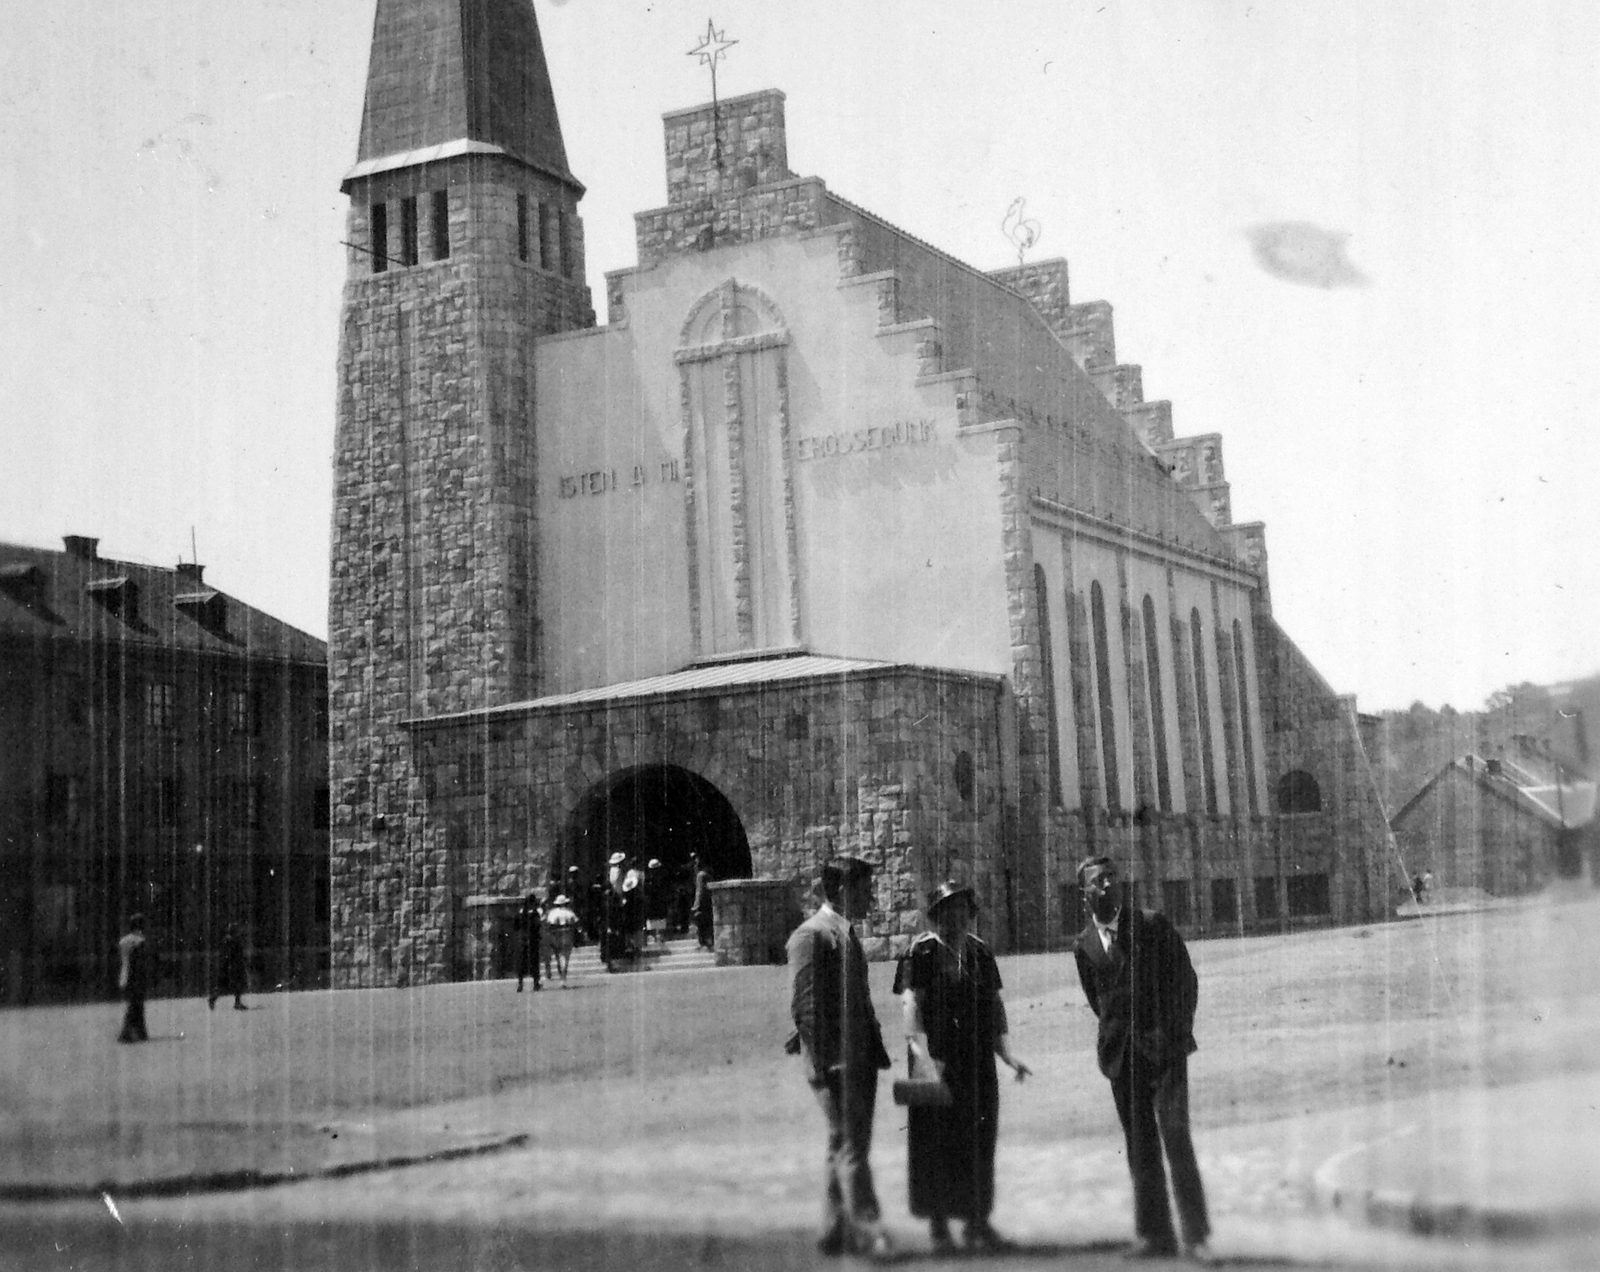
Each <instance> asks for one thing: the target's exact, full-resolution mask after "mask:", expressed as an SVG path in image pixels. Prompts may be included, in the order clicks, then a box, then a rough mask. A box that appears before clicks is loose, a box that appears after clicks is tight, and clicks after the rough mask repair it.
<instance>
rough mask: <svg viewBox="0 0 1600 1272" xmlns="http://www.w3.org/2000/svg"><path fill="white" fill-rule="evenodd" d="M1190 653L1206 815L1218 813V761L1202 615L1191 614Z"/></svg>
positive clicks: (1191, 611)
mask: <svg viewBox="0 0 1600 1272" xmlns="http://www.w3.org/2000/svg"><path fill="white" fill-rule="evenodd" d="M1189 641H1190V646H1189V652H1190V653H1191V654H1193V656H1194V710H1195V715H1196V717H1197V718H1198V722H1199V725H1200V772H1201V774H1202V775H1203V777H1204V779H1205V786H1206V812H1208V813H1215V812H1216V811H1217V761H1216V756H1215V755H1214V754H1213V753H1212V749H1211V700H1210V695H1209V694H1208V693H1207V692H1206V638H1205V629H1204V628H1202V627H1201V626H1200V611H1199V610H1198V609H1192V610H1190V611H1189Z"/></svg>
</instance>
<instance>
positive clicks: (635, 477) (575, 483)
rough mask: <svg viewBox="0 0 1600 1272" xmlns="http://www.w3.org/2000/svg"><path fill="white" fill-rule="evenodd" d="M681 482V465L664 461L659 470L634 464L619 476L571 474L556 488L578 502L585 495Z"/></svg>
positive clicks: (608, 471)
mask: <svg viewBox="0 0 1600 1272" xmlns="http://www.w3.org/2000/svg"><path fill="white" fill-rule="evenodd" d="M677 480H679V467H678V461H677V460H675V459H664V460H662V461H661V463H660V465H659V467H654V468H653V467H651V466H650V465H649V464H635V465H634V466H633V468H632V469H631V470H624V471H622V472H619V471H618V470H617V469H615V468H597V469H595V470H594V471H593V472H589V473H572V474H570V475H568V476H565V477H562V478H560V479H559V481H558V485H557V487H556V492H557V494H558V495H559V496H560V497H561V498H562V499H577V498H578V497H579V496H582V495H608V494H610V493H611V492H612V491H615V490H621V489H623V488H624V487H626V488H627V489H629V490H637V489H639V488H640V487H641V486H651V485H666V484H670V483H672V482H675V481H677Z"/></svg>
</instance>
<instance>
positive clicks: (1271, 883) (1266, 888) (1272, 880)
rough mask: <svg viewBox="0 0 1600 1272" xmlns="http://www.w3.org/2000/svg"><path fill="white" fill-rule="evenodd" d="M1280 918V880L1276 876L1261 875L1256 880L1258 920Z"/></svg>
mask: <svg viewBox="0 0 1600 1272" xmlns="http://www.w3.org/2000/svg"><path fill="white" fill-rule="evenodd" d="M1277 917H1278V880H1277V878H1276V877H1274V876H1270V875H1261V876H1260V877H1258V878H1257V879H1256V918H1258V919H1275V918H1277Z"/></svg>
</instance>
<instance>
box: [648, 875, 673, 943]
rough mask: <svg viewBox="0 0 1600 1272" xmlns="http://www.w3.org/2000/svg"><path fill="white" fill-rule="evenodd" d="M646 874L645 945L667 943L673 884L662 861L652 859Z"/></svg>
mask: <svg viewBox="0 0 1600 1272" xmlns="http://www.w3.org/2000/svg"><path fill="white" fill-rule="evenodd" d="M644 869H645V873H644V884H643V891H644V927H645V935H644V940H645V943H646V944H648V943H649V942H650V941H652V940H653V941H655V943H656V944H657V945H665V944H666V943H667V915H668V914H669V913H670V911H671V909H672V883H671V880H669V879H668V878H667V872H666V871H665V870H664V869H662V866H661V859H660V858H659V857H651V858H650V861H649V863H648V864H647V865H646V866H645V868H644Z"/></svg>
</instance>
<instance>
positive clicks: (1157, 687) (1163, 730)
mask: <svg viewBox="0 0 1600 1272" xmlns="http://www.w3.org/2000/svg"><path fill="white" fill-rule="evenodd" d="M1144 665H1145V671H1146V673H1147V674H1148V676H1149V684H1150V728H1151V731H1152V732H1153V733H1154V734H1155V746H1156V798H1157V799H1158V800H1159V801H1160V802H1161V811H1162V812H1164V813H1170V812H1171V811H1172V775H1171V774H1170V773H1169V772H1168V771H1167V712H1166V708H1165V706H1164V704H1163V703H1162V701H1161V645H1160V642H1159V641H1158V640H1157V639H1156V607H1155V602H1153V601H1152V600H1151V599H1150V596H1149V593H1146V594H1145V598H1144Z"/></svg>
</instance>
